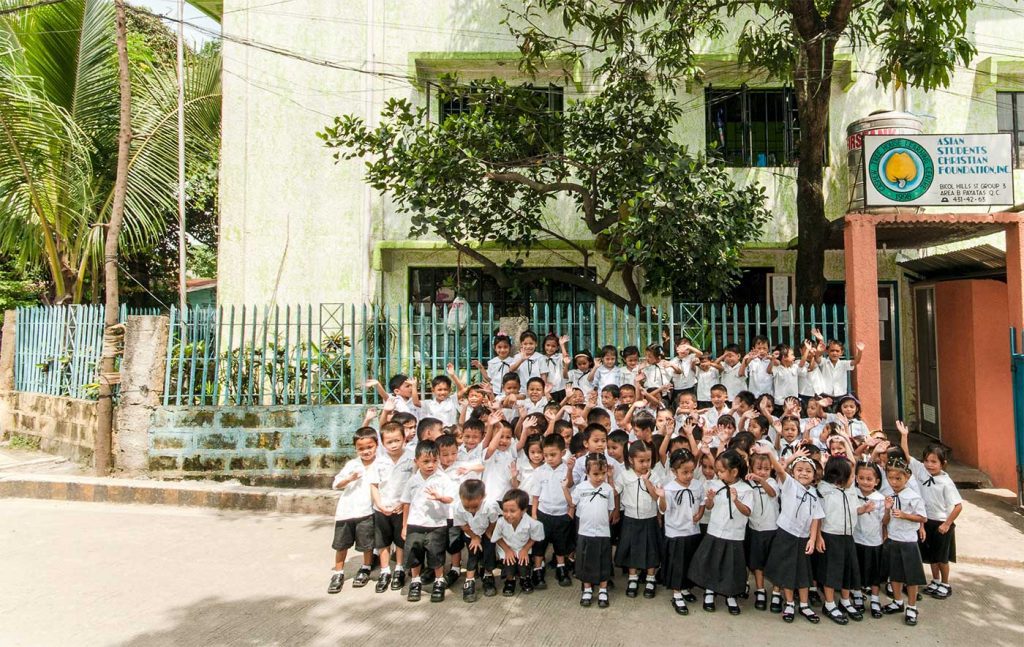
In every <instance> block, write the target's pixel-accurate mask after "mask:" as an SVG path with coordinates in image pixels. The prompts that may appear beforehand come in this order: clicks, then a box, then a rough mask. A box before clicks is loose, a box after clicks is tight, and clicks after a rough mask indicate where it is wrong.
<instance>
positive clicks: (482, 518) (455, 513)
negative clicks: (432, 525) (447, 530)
mask: <svg viewBox="0 0 1024 647" xmlns="http://www.w3.org/2000/svg"><path fill="white" fill-rule="evenodd" d="M500 516H501V509H500V508H499V507H498V504H497V503H495V502H494V501H489V502H488V501H483V502H482V503H481V504H480V507H479V508H478V509H477V511H476V512H470V511H469V510H466V506H464V505H462V499H459V498H456V499H455V503H453V504H452V524H454V525H456V526H458V527H460V528H462V527H464V526H469V529H470V530H472V531H473V532H474V533H476V534H477V535H478V536H480V537H483V536H484V533H486V532H487V529H488V528H490V527H491V524H492V523H495V522H496V521H497V520H498V517H500Z"/></svg>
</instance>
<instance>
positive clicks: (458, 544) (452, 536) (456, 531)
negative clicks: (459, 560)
mask: <svg viewBox="0 0 1024 647" xmlns="http://www.w3.org/2000/svg"><path fill="white" fill-rule="evenodd" d="M465 546H466V542H465V541H463V539H462V528H460V527H458V526H456V525H455V524H454V523H453V522H452V520H451V519H449V520H448V545H447V546H446V549H447V552H448V554H449V555H458V554H459V553H461V552H462V549H463V548H464V547H465Z"/></svg>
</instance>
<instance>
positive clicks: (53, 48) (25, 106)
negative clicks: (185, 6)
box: [0, 0, 221, 303]
mask: <svg viewBox="0 0 1024 647" xmlns="http://www.w3.org/2000/svg"><path fill="white" fill-rule="evenodd" d="M15 1H17V0H15ZM7 2H8V0H0V6H3V5H4V4H5V3H7ZM117 82H118V81H117V59H116V47H115V41H114V7H113V4H112V3H111V2H110V0H66V1H65V2H62V3H59V4H55V5H49V6H43V7H38V8H35V9H32V10H31V11H25V12H21V13H19V14H14V15H12V16H7V17H4V18H0V253H6V254H8V255H10V257H12V258H13V259H15V260H16V261H17V263H18V264H19V265H20V266H21V267H33V266H38V267H44V268H45V270H46V272H47V274H48V276H49V278H50V281H51V283H52V295H51V296H52V299H53V301H54V302H58V303H67V302H73V303H78V302H81V301H82V298H83V294H84V288H85V285H86V284H87V283H95V282H97V281H99V279H100V277H101V276H102V271H103V239H104V235H103V232H104V228H105V224H106V223H107V221H108V220H109V218H110V211H111V203H112V201H113V188H114V176H115V168H116V161H117V160H116V158H117V129H118V97H119V92H118V87H117ZM220 94H221V91H220V57H219V55H216V54H214V55H212V56H206V57H202V58H199V57H195V56H191V57H190V58H189V61H188V68H187V70H186V74H185V130H186V132H185V136H186V163H187V162H188V158H194V157H197V156H200V155H203V154H205V153H206V147H208V146H209V145H210V142H216V141H218V137H219V131H220ZM132 95H133V98H132V144H131V154H130V156H129V170H128V188H127V198H126V204H125V217H124V229H123V230H122V234H121V238H120V252H121V253H122V254H126V255H130V254H132V253H133V252H138V251H140V250H143V249H145V248H147V247H148V246H149V245H151V244H152V243H153V242H155V241H156V240H157V238H158V237H159V235H160V234H161V233H162V231H163V229H164V227H165V224H166V222H167V220H168V219H169V218H171V219H173V218H174V213H175V208H176V200H177V197H176V186H177V180H176V178H177V175H176V173H177V143H176V142H177V139H176V137H177V131H176V127H177V126H176V124H177V122H176V105H177V90H176V80H175V77H174V72H173V70H163V69H161V68H158V67H156V68H154V67H147V68H146V73H145V74H134V75H133V78H132Z"/></svg>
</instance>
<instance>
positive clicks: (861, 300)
mask: <svg viewBox="0 0 1024 647" xmlns="http://www.w3.org/2000/svg"><path fill="white" fill-rule="evenodd" d="M843 239H844V251H845V255H846V311H847V316H848V317H849V319H850V328H849V334H848V335H847V340H846V344H847V352H848V353H850V354H851V356H852V354H853V353H855V352H856V347H855V344H856V343H857V342H862V343H863V344H864V356H863V358H862V359H861V362H860V364H858V365H857V368H856V369H855V370H854V371H853V390H854V393H856V394H857V397H858V398H859V399H860V404H861V418H862V419H863V420H864V422H865V424H867V426H868V428H869V429H871V430H875V429H881V428H882V365H881V361H880V360H879V358H878V344H879V339H878V250H877V248H876V246H875V220H874V219H873V217H872V216H867V215H864V214H847V216H846V223H845V227H844V230H843Z"/></svg>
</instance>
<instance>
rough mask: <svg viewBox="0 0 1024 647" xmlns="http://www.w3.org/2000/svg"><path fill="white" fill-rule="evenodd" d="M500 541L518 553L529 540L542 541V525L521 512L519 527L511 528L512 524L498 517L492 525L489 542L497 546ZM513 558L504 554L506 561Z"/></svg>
mask: <svg viewBox="0 0 1024 647" xmlns="http://www.w3.org/2000/svg"><path fill="white" fill-rule="evenodd" d="M501 539H504V540H505V543H506V544H508V547H509V548H511V549H512V550H513V551H515V552H517V553H518V552H519V551H521V550H522V549H523V547H524V546H526V543H527V542H529V541H530V540H531V539H532V540H533V541H544V525H543V524H542V523H541V522H539V521H537V520H536V519H534V518H533V517H531V516H530V515H528V514H526V512H523V518H522V519H520V520H519V525H518V526H516V527H512V524H510V523H509V522H507V521H505V517H498V521H497V522H496V523H495V524H494V532H492V533H491V541H493V542H494V543H495V544H497V543H498V541H499V540H501ZM498 550H501V549H500V548H499V549H498ZM503 552H504V551H503ZM513 557H514V555H509V554H508V553H505V560H506V561H508V560H511V559H512V558H513Z"/></svg>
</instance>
